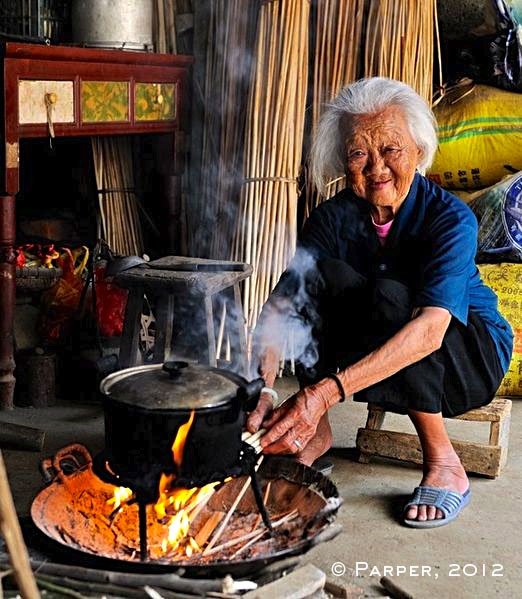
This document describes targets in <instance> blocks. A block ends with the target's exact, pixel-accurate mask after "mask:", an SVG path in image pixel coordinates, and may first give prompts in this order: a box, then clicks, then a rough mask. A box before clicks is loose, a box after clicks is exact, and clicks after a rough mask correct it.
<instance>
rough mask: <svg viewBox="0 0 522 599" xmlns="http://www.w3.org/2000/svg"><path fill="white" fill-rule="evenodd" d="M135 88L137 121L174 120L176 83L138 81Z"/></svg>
mask: <svg viewBox="0 0 522 599" xmlns="http://www.w3.org/2000/svg"><path fill="white" fill-rule="evenodd" d="M135 89H136V91H135V100H134V102H135V108H134V111H135V115H136V120H137V121H173V120H174V119H175V118H176V85H175V84H174V83H136V88H135Z"/></svg>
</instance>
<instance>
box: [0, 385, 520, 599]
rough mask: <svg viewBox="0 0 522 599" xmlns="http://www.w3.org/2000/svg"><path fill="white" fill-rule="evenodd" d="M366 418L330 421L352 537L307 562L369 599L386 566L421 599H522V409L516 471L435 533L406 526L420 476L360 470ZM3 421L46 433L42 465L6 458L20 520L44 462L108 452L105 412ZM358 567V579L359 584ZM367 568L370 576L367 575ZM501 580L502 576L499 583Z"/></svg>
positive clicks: (355, 412)
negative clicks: (59, 455) (402, 517)
mask: <svg viewBox="0 0 522 599" xmlns="http://www.w3.org/2000/svg"><path fill="white" fill-rule="evenodd" d="M278 385H279V387H280V393H281V394H290V393H291V392H292V391H293V390H294V389H295V382H294V381H293V379H283V380H282V381H280V382H279V383H278ZM365 417H366V406H365V405H364V404H357V403H353V402H346V403H345V404H343V405H341V406H337V407H335V408H334V409H333V411H332V413H331V421H332V425H333V431H334V439H335V442H334V447H335V448H334V449H333V450H332V452H331V456H332V460H333V462H334V464H335V468H334V471H333V474H332V478H333V480H334V482H335V483H336V484H337V486H338V488H339V491H340V493H341V495H342V496H343V498H344V501H345V503H344V506H343V507H342V508H341V511H340V513H339V516H338V522H340V523H341V524H342V525H343V527H344V532H343V533H342V534H341V535H339V536H338V537H337V538H336V539H334V540H333V541H331V542H329V543H327V544H323V545H321V546H318V547H316V548H315V549H314V550H312V551H311V552H310V553H309V554H308V555H307V556H306V560H305V561H309V562H312V563H314V564H315V565H317V566H318V567H319V568H321V569H323V570H324V571H325V572H326V573H327V574H328V576H329V578H330V579H332V580H334V581H335V580H337V581H338V582H343V581H344V582H345V583H350V582H351V581H352V580H354V581H355V582H356V583H357V585H359V586H361V587H362V588H363V589H364V595H363V596H366V597H369V596H374V597H377V596H382V595H383V594H384V593H383V592H382V591H381V590H380V586H379V584H378V581H379V575H380V574H389V572H385V571H384V567H385V566H388V567H391V568H394V569H395V573H396V569H397V567H398V566H406V568H407V569H408V568H409V567H410V566H415V567H416V568H415V569H414V570H413V571H411V572H409V571H408V572H407V573H400V575H399V576H398V577H396V578H395V581H396V582H397V583H398V584H400V586H402V587H403V588H404V589H405V590H407V591H409V592H410V593H412V594H413V596H414V597H415V599H421V598H431V597H441V598H456V597H458V598H459V599H467V598H470V599H471V598H489V597H493V596H496V597H501V598H503V599H504V598H506V599H508V598H509V599H510V598H516V597H522V567H521V564H520V555H521V553H522V551H521V550H522V540H521V537H522V528H521V525H520V511H521V510H520V505H521V503H520V502H521V500H522V474H521V472H522V470H521V466H522V437H521V435H520V430H521V428H522V399H520V400H516V399H515V400H514V402H513V416H512V424H511V439H510V455H509V461H508V465H507V467H506V469H505V470H504V472H503V473H502V475H501V476H500V478H498V479H497V480H489V479H485V478H481V477H473V478H472V482H471V484H472V489H473V499H472V502H471V504H470V506H469V507H468V508H466V510H464V512H463V513H462V515H461V517H460V518H459V519H458V520H457V521H456V522H454V523H453V524H451V525H449V526H445V527H442V528H439V529H435V530H427V531H423V530H414V529H408V528H405V527H403V526H401V525H400V524H399V523H398V515H399V513H400V510H401V506H402V504H403V502H404V501H405V499H406V497H407V495H408V494H409V493H410V492H411V491H412V489H413V488H414V487H415V486H416V485H417V484H418V482H419V481H420V476H421V473H420V470H419V469H418V468H417V467H415V466H411V465H407V464H403V463H397V462H392V461H390V460H383V459H374V460H373V461H372V462H371V463H370V464H359V463H358V462H357V461H356V454H355V450H354V447H355V435H356V432H357V428H358V427H360V426H363V425H364V422H365ZM1 421H5V422H17V423H20V424H26V425H29V426H31V425H33V426H38V427H41V428H43V429H44V430H46V431H47V437H46V442H45V448H44V452H43V454H42V455H39V454H35V453H27V452H18V451H4V457H5V460H6V464H7V468H8V474H9V478H10V482H11V487H12V490H13V495H14V498H15V503H16V506H17V509H18V512H19V514H20V515H27V513H28V511H29V506H30V503H31V501H32V499H33V497H34V496H35V494H36V493H37V491H38V490H39V488H40V487H41V486H42V484H41V479H40V476H39V473H38V463H39V460H40V459H41V457H43V456H44V455H45V456H48V455H52V454H53V453H54V452H55V451H56V450H57V449H59V448H60V447H63V446H64V445H66V444H68V443H71V442H80V443H83V444H84V445H86V446H87V447H88V448H89V449H90V450H91V451H92V452H96V451H98V450H99V449H101V447H102V445H103V416H102V411H101V407H100V405H99V404H97V403H93V404H78V403H76V404H75V403H74V402H70V403H67V404H65V403H61V404H59V405H57V406H54V407H50V408H45V409H40V410H35V409H31V408H16V409H15V410H14V411H13V412H7V413H6V412H3V413H1V414H0V422H1ZM0 425H1V424H0ZM388 426H389V427H390V428H392V429H395V430H403V431H410V430H412V429H411V426H410V425H409V421H408V419H407V418H406V417H402V416H396V415H388V416H387V427H388ZM449 428H450V434H451V435H452V436H454V437H456V438H462V439H468V440H474V439H477V440H486V439H487V426H486V425H483V424H481V423H468V422H460V421H454V422H450V423H449ZM338 562H340V563H341V564H342V565H339V564H337V565H336V567H335V568H337V569H338V571H339V572H341V571H342V570H343V566H344V568H345V573H344V574H343V575H341V576H339V577H337V578H336V577H335V576H333V575H332V567H333V565H334V564H336V563H338ZM358 562H359V570H358V574H359V576H355V574H356V573H357V572H356V569H357V563H358ZM365 564H367V568H368V569H367V570H362V568H365ZM453 564H456V565H453ZM467 564H469V565H467ZM496 564H499V566H495V565H496ZM422 566H424V567H425V570H424V572H425V573H426V572H427V570H426V567H429V568H430V569H431V576H428V575H425V576H421V575H420V574H421V567H422ZM372 568H374V570H373V571H372V570H371V569H372ZM494 570H496V571H497V573H498V574H501V575H500V576H493V572H494ZM403 572H404V571H403ZM475 572H476V573H475ZM450 573H453V576H451V575H450Z"/></svg>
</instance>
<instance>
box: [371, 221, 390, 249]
mask: <svg viewBox="0 0 522 599" xmlns="http://www.w3.org/2000/svg"><path fill="white" fill-rule="evenodd" d="M372 223H373V226H374V227H375V231H376V232H377V237H378V238H379V242H380V244H381V245H384V242H385V241H386V237H388V233H389V232H390V229H391V226H392V225H393V219H392V220H391V221H390V222H389V223H386V224H385V225H378V224H377V223H376V222H375V221H374V220H373V216H372Z"/></svg>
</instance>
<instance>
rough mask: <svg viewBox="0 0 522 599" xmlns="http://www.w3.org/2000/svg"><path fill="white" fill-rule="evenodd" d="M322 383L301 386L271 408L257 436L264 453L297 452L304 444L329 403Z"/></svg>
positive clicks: (309, 438)
mask: <svg viewBox="0 0 522 599" xmlns="http://www.w3.org/2000/svg"><path fill="white" fill-rule="evenodd" d="M325 387H326V386H325V385H324V383H323V384H321V383H318V384H316V385H310V386H309V387H305V388H304V389H302V390H301V391H299V392H298V393H296V395H294V396H293V397H291V398H290V399H288V400H287V401H285V403H284V404H283V405H282V406H281V407H280V408H278V409H277V410H274V412H273V414H272V415H271V417H270V418H269V419H268V420H267V421H266V422H263V426H264V427H265V428H266V429H268V432H267V433H266V434H265V435H264V436H263V437H261V446H262V448H263V452H264V453H299V452H301V451H302V450H303V449H304V448H305V447H306V446H307V444H308V443H309V442H310V440H311V439H312V438H313V437H314V436H315V434H316V431H317V425H318V424H319V421H320V420H321V417H322V416H323V414H324V413H325V412H326V411H327V410H328V407H329V403H328V396H327V394H326V388H325Z"/></svg>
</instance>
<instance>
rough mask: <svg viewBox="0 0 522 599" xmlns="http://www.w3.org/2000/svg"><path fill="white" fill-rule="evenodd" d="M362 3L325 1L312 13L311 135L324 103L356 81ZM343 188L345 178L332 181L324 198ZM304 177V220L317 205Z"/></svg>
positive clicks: (360, 1) (341, 0) (316, 196)
mask: <svg viewBox="0 0 522 599" xmlns="http://www.w3.org/2000/svg"><path fill="white" fill-rule="evenodd" d="M364 6H365V0H325V1H324V2H318V3H317V8H316V13H315V21H314V24H315V44H314V77H313V90H312V94H313V96H312V97H313V104H312V135H313V133H314V131H315V129H316V127H317V123H318V122H319V118H320V116H321V114H322V113H323V110H324V106H325V104H326V103H327V102H329V101H330V100H332V99H333V98H335V96H336V95H337V94H338V93H339V91H340V90H341V88H342V87H344V86H345V85H347V84H348V83H350V82H352V81H355V80H356V79H357V72H358V64H359V59H360V54H361V39H362V33H363V20H364ZM343 187H344V178H341V179H339V180H335V181H332V182H331V184H330V186H329V188H328V194H327V196H326V197H331V196H333V195H335V194H336V193H337V192H338V191H339V190H340V189H342V188H343ZM320 200H321V198H319V197H318V195H317V192H316V190H315V189H314V186H313V184H312V183H311V181H310V180H309V179H308V177H307V184H306V205H305V218H307V217H308V216H309V214H310V212H311V211H312V209H313V208H315V206H316V205H317V204H318V203H319V202H320Z"/></svg>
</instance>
